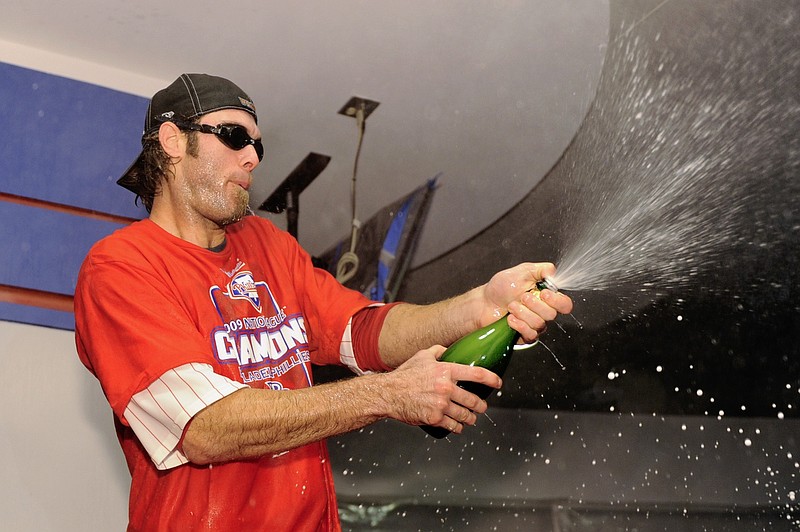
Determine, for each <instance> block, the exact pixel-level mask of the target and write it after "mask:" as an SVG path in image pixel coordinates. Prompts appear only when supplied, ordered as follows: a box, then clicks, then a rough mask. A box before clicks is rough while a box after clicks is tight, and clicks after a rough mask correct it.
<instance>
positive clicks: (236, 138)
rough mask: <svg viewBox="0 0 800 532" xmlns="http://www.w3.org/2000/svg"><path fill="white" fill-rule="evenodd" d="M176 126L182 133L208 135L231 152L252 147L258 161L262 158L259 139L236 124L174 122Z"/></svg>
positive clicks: (262, 148)
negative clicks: (196, 132) (191, 132)
mask: <svg viewBox="0 0 800 532" xmlns="http://www.w3.org/2000/svg"><path fill="white" fill-rule="evenodd" d="M174 124H175V125H176V126H178V127H179V128H180V129H182V130H184V131H187V130H188V131H199V132H200V133H210V134H212V135H216V136H217V138H218V139H219V140H220V141H221V142H222V143H223V144H224V145H226V146H227V147H229V148H230V149H232V150H236V151H239V150H243V149H245V148H246V147H247V146H252V147H253V148H255V150H256V155H257V156H258V160H259V161H260V160H261V159H263V158H264V145H263V144H261V139H254V138H252V137H251V136H250V135H249V134H248V133H247V130H246V129H245V128H244V127H243V126H240V125H238V124H219V125H217V126H211V125H208V124H191V123H189V122H174Z"/></svg>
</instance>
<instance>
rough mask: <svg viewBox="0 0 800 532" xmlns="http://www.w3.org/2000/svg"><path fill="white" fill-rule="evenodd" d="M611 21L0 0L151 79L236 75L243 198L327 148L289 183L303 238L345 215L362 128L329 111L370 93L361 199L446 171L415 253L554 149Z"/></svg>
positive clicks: (403, 10) (487, 215) (539, 13)
mask: <svg viewBox="0 0 800 532" xmlns="http://www.w3.org/2000/svg"><path fill="white" fill-rule="evenodd" d="M608 25H609V6H608V2H606V1H594V0H584V1H579V2H569V3H563V2H560V1H558V0H538V1H535V2H521V1H506V2H456V1H453V0H450V1H437V2H433V1H428V2H423V1H407V0H402V1H401V0H393V1H383V2H366V1H359V0H341V1H337V2H326V1H319V0H317V1H306V2H288V1H284V2H276V1H263V2H252V1H246V0H245V1H240V2H237V3H236V4H223V3H219V2H197V1H192V2H189V1H186V0H180V1H172V2H161V1H155V0H144V1H138V2H122V1H118V0H117V1H108V0H77V1H76V2H46V3H45V2H36V1H34V2H25V3H23V2H19V3H15V4H14V5H12V6H8V7H4V9H3V16H2V17H0V41H6V42H7V43H14V44H18V45H23V46H26V47H30V48H34V49H38V50H43V51H46V52H52V53H56V54H61V55H63V56H67V57H70V58H77V59H80V60H83V61H87V62H90V63H96V64H98V65H101V66H102V67H111V68H113V69H118V70H120V71H126V72H130V73H132V74H136V75H139V76H143V77H146V78H153V79H154V80H155V83H160V85H156V86H159V87H160V86H163V85H166V84H167V83H169V82H171V81H172V80H173V79H174V78H175V77H177V75H178V74H180V73H181V72H193V71H201V72H209V73H215V74H219V75H223V76H226V77H229V78H231V79H233V80H235V81H236V82H237V83H238V84H240V85H241V86H242V87H243V88H244V89H245V90H246V91H247V92H249V93H250V94H251V96H252V97H253V98H254V99H255V101H256V104H257V105H258V107H259V115H260V125H261V128H262V132H263V135H264V137H265V139H266V152H267V153H266V157H265V161H264V164H262V166H261V167H260V168H259V169H257V171H256V184H255V185H254V187H253V189H252V196H251V204H252V206H253V207H254V208H256V207H257V206H258V205H260V204H261V202H262V201H263V200H264V199H266V198H267V197H268V196H269V194H270V193H271V192H272V191H273V190H274V189H275V188H276V187H277V186H278V185H279V184H280V183H281V182H282V181H283V179H284V178H285V177H286V176H287V175H288V174H289V173H290V172H291V171H292V170H293V169H294V168H295V167H296V166H297V164H298V163H300V161H301V160H302V159H303V158H304V157H305V156H306V155H307V154H308V153H309V152H312V151H313V152H318V153H322V154H326V155H330V156H331V157H332V160H331V163H330V165H329V166H328V167H327V169H326V170H325V171H324V172H323V173H322V174H321V175H320V177H319V178H317V179H316V181H314V183H313V184H312V185H311V186H310V187H309V188H308V189H307V190H306V191H305V192H303V194H302V196H301V198H300V220H299V240H300V242H301V244H303V245H304V246H305V247H306V248H307V249H308V250H309V251H310V252H311V253H313V254H317V253H320V252H322V251H324V250H325V249H327V248H328V247H329V246H331V245H332V244H334V243H335V242H336V241H337V240H339V239H340V238H342V237H344V236H345V235H346V234H347V233H348V231H349V228H350V213H351V202H350V186H351V180H352V171H353V162H354V157H355V151H356V144H357V128H356V122H355V120H354V119H352V118H348V117H345V116H342V115H340V114H338V111H339V109H341V108H342V107H343V105H344V104H345V103H346V102H347V101H348V99H349V98H350V97H351V96H361V97H364V98H368V99H372V100H377V101H379V102H380V105H379V107H378V108H377V110H375V111H374V113H373V114H372V115H371V116H370V117H369V118H368V119H367V125H366V135H365V139H364V145H363V149H362V153H361V159H360V162H359V167H358V188H357V215H358V217H359V218H360V219H362V220H366V219H367V218H368V217H369V216H370V215H371V214H373V213H374V212H375V211H377V210H378V209H379V208H380V207H382V206H383V205H385V204H387V203H389V202H391V201H393V200H395V199H397V198H398V197H400V196H402V195H404V194H406V193H408V192H410V191H411V190H413V189H414V188H416V187H417V186H419V185H420V184H422V183H423V182H424V181H425V180H426V179H428V178H430V177H432V176H433V175H435V174H437V173H439V172H442V173H443V175H442V178H441V179H440V184H441V187H440V188H439V190H438V191H437V193H436V196H435V198H434V201H433V205H432V208H431V212H430V215H429V218H428V225H427V229H426V230H425V232H424V233H423V239H422V241H421V243H420V246H419V249H418V252H417V257H416V259H415V263H417V264H420V263H422V262H426V261H428V260H430V259H432V258H435V257H436V256H439V255H441V254H442V253H444V252H446V251H448V250H449V249H452V248H453V247H454V246H456V245H458V244H459V243H461V242H463V241H464V240H465V239H467V238H469V237H471V236H473V235H475V234H476V233H478V232H479V231H481V230H482V229H484V228H485V227H487V226H488V225H490V224H491V223H493V222H494V221H496V220H497V219H498V218H500V217H501V216H502V215H503V214H504V213H506V212H507V211H508V210H509V209H510V208H512V207H513V206H514V205H515V204H516V203H517V202H518V201H519V200H520V199H521V198H522V197H523V196H524V195H525V194H526V193H527V192H529V191H530V190H531V189H532V188H533V186H534V185H535V184H536V183H537V182H538V181H539V180H540V179H541V178H542V176H544V175H545V174H546V173H547V172H548V170H549V169H550V168H551V167H552V166H553V165H554V164H555V163H556V161H557V160H558V158H559V157H560V156H561V155H562V153H563V152H564V150H565V148H566V147H567V145H568V144H569V143H570V141H571V140H572V138H573V137H574V135H575V132H576V131H577V129H578V127H579V126H580V124H581V122H582V121H583V118H584V116H585V115H586V112H587V110H588V108H589V106H590V104H591V103H592V101H593V99H594V94H595V90H596V87H597V82H598V79H599V75H600V70H601V67H602V65H603V61H604V57H605V53H606V46H607V41H608ZM0 48H1V47H0ZM2 59H3V58H2V57H0V60H2ZM22 66H28V65H22ZM77 76H78V77H80V73H78V74H77ZM96 82H99V83H102V84H105V83H107V84H108V85H109V86H112V87H116V88H120V87H119V85H120V82H119V81H118V80H112V79H108V80H102V79H101V80H99V81H97V80H96ZM123 85H124V82H123ZM122 88H123V89H124V87H122ZM131 92H135V90H134V89H131ZM142 95H143V96H147V97H149V96H150V95H151V94H150V93H148V94H142ZM265 215H266V214H265ZM267 216H270V217H271V218H272V219H273V220H274V221H276V223H278V224H279V225H281V226H284V227H285V219H284V217H283V216H282V215H267Z"/></svg>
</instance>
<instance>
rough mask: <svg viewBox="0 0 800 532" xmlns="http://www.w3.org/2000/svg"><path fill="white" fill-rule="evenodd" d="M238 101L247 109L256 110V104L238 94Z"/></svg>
mask: <svg viewBox="0 0 800 532" xmlns="http://www.w3.org/2000/svg"><path fill="white" fill-rule="evenodd" d="M239 103H240V104H242V105H243V106H245V107H247V108H248V109H250V110H251V111H253V112H254V113H255V112H256V106H255V104H253V102H251V101H250V100H245V99H244V98H242V97H241V96H239Z"/></svg>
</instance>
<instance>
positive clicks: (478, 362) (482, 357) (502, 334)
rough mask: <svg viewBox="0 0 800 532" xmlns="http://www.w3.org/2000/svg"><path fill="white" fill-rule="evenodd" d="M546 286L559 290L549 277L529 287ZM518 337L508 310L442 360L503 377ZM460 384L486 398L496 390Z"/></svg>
mask: <svg viewBox="0 0 800 532" xmlns="http://www.w3.org/2000/svg"><path fill="white" fill-rule="evenodd" d="M545 288H548V289H550V290H552V291H554V292H557V291H558V289H557V288H556V286H555V284H553V282H552V281H550V280H549V279H545V280H543V281H539V282H537V283H536V286H535V287H534V288H532V289H531V290H530V291H532V292H538V291H541V290H544V289H545ZM519 337H520V334H519V333H518V332H517V331H515V330H514V329H512V328H511V326H510V325H509V324H508V314H506V315H505V316H503V317H502V318H500V319H499V320H497V321H495V322H493V323H490V324H489V325H487V326H485V327H481V328H480V329H478V330H477V331H473V332H471V333H470V334H468V335H466V336H464V337H462V338H461V339H459V340H456V341H455V342H454V343H453V344H452V345H451V346H450V347H448V348H447V349H446V350H445V352H444V353H443V354H442V357H441V358H440V360H441V361H442V362H456V363H458V364H466V365H470V366H480V367H482V368H486V369H488V370H490V371H492V372H494V373H496V374H497V375H498V376H500V377H502V376H503V373H505V371H506V368H507V367H508V364H509V362H511V355H512V353H513V351H514V345H515V344H516V343H517V340H519ZM458 385H459V386H460V387H462V388H463V389H465V390H467V391H468V392H471V393H474V394H475V395H477V396H478V397H480V398H481V399H486V398H487V397H489V395H490V394H491V393H492V391H494V388H490V387H489V386H486V385H485V384H480V383H478V382H471V381H464V382H459V383H458ZM422 430H424V431H425V432H427V433H428V434H430V435H431V436H433V437H434V438H444V437H445V436H447V435H448V434H450V431H449V430H447V429H444V428H442V427H432V426H430V425H422Z"/></svg>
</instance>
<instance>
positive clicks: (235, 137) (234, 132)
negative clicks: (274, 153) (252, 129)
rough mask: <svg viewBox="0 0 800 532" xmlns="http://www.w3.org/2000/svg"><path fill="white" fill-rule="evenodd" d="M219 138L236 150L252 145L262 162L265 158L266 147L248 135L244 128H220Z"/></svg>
mask: <svg viewBox="0 0 800 532" xmlns="http://www.w3.org/2000/svg"><path fill="white" fill-rule="evenodd" d="M219 129H220V133H219V138H220V139H222V141H223V142H224V143H225V144H226V145H227V146H228V147H229V148H232V149H234V150H242V149H244V148H246V147H247V146H249V145H250V144H252V145H253V147H254V148H255V149H256V155H257V156H258V160H259V161H260V160H261V159H262V158H263V157H264V146H263V145H262V144H261V141H260V140H255V139H253V138H251V137H250V135H248V134H247V130H246V129H245V128H243V127H242V126H220V128H219Z"/></svg>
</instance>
